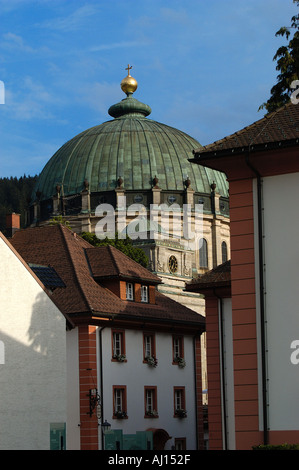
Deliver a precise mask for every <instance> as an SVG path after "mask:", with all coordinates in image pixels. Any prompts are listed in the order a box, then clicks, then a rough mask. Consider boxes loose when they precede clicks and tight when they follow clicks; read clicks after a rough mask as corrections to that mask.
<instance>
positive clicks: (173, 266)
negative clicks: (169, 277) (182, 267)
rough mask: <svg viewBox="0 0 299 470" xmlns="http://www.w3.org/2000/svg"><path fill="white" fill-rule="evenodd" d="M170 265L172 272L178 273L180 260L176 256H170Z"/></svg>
mask: <svg viewBox="0 0 299 470" xmlns="http://www.w3.org/2000/svg"><path fill="white" fill-rule="evenodd" d="M168 267H169V271H170V272H171V273H176V272H177V270H178V262H177V259H176V257H175V256H173V255H172V256H170V258H169V260H168Z"/></svg>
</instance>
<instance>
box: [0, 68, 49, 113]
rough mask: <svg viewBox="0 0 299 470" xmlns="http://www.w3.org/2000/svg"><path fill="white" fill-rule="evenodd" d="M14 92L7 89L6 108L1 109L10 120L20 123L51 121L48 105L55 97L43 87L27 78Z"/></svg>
mask: <svg viewBox="0 0 299 470" xmlns="http://www.w3.org/2000/svg"><path fill="white" fill-rule="evenodd" d="M15 90H16V91H14V90H12V89H11V88H9V87H7V88H6V93H5V98H6V106H5V107H4V108H3V109H4V112H5V113H7V114H8V115H9V116H10V117H11V118H14V119H17V120H21V121H29V120H32V119H53V114H52V113H51V112H50V111H49V109H50V106H49V104H53V103H54V102H55V97H54V96H53V94H51V93H50V92H49V91H48V90H47V89H46V88H45V86H43V85H41V84H39V83H37V82H35V81H34V80H33V79H32V78H31V77H30V76H27V77H24V78H23V79H22V82H21V84H18V86H17V88H16V89H15ZM51 109H52V108H51Z"/></svg>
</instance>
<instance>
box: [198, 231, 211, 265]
mask: <svg viewBox="0 0 299 470" xmlns="http://www.w3.org/2000/svg"><path fill="white" fill-rule="evenodd" d="M208 266H209V264H208V243H207V240H205V239H204V238H201V239H200V240H199V267H200V268H208Z"/></svg>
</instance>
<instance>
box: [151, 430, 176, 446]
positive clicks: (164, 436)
mask: <svg viewBox="0 0 299 470" xmlns="http://www.w3.org/2000/svg"><path fill="white" fill-rule="evenodd" d="M147 431H152V433H153V448H154V450H164V447H165V444H166V442H167V441H168V440H169V439H171V436H170V435H169V434H168V432H167V431H165V429H156V428H150V429H148V430H147Z"/></svg>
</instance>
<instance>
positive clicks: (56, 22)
mask: <svg viewBox="0 0 299 470" xmlns="http://www.w3.org/2000/svg"><path fill="white" fill-rule="evenodd" d="M97 13H98V7H97V6H96V5H88V4H87V5H84V6H82V7H80V8H78V9H77V10H75V11H73V12H72V13H71V14H69V15H68V16H65V17H64V16H60V17H58V18H53V19H51V20H47V21H44V22H43V23H38V24H37V26H39V27H42V28H49V29H53V30H59V31H63V32H70V31H75V30H77V29H79V28H80V27H81V26H82V25H83V24H84V22H85V20H88V19H89V18H90V17H92V16H94V15H95V14H97Z"/></svg>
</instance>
